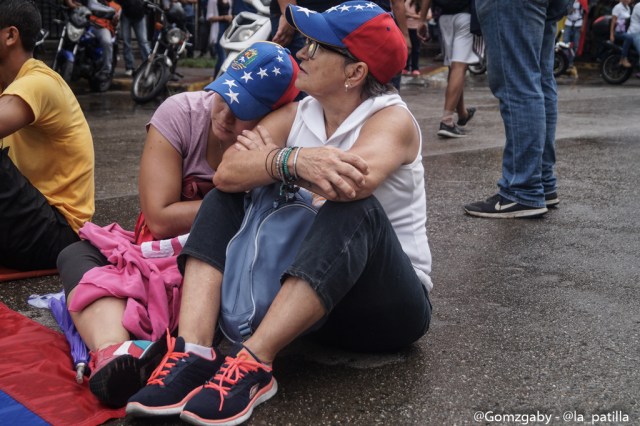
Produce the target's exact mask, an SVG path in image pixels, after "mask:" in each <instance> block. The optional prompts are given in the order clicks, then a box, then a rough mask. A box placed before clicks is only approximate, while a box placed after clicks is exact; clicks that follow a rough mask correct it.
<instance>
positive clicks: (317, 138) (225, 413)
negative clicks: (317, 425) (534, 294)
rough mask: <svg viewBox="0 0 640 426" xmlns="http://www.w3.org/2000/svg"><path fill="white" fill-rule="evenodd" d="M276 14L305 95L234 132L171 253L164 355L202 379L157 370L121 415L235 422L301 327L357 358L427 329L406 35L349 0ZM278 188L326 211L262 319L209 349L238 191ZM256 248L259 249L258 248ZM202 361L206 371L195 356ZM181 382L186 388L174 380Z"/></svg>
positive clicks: (420, 179)
mask: <svg viewBox="0 0 640 426" xmlns="http://www.w3.org/2000/svg"><path fill="white" fill-rule="evenodd" d="M286 18H287V19H288V21H289V23H290V24H291V25H292V26H294V27H295V28H297V30H298V31H300V32H301V33H302V34H303V35H304V36H306V37H307V39H308V40H307V44H306V47H304V48H303V49H301V50H300V51H299V52H298V54H297V55H298V58H299V59H300V60H301V62H300V74H299V75H298V78H297V80H296V86H297V87H298V88H299V89H300V90H303V91H305V92H307V93H308V94H309V95H310V96H308V97H306V98H305V99H303V100H301V101H300V102H298V103H291V104H289V105H286V106H284V107H282V108H280V109H278V110H277V111H274V112H273V113H271V114H269V115H268V116H267V117H265V118H264V119H263V120H262V121H261V122H260V124H258V126H257V127H256V130H255V131H251V130H247V131H243V132H242V135H241V136H239V137H238V142H237V143H236V144H235V145H234V147H233V148H230V149H228V150H227V151H226V152H225V154H224V156H223V159H222V162H221V163H220V167H219V168H218V170H217V172H216V174H215V176H214V183H215V184H216V189H215V190H214V191H212V192H210V193H209V194H208V195H207V197H206V198H205V199H204V200H203V202H202V206H201V208H200V211H199V212H198V216H197V218H196V219H195V221H194V225H193V227H192V230H191V234H190V237H189V240H188V241H187V243H186V245H185V247H184V249H183V251H182V253H181V254H180V255H179V256H178V265H179V267H180V268H181V271H182V272H183V276H184V282H183V294H182V300H181V310H180V324H179V327H178V337H177V338H175V339H170V342H171V344H169V345H168V348H169V349H168V353H167V355H166V358H165V359H177V357H180V356H184V358H182V360H181V363H182V362H185V363H186V362H195V360H198V361H199V362H202V363H201V364H200V365H202V366H203V367H202V369H203V370H204V371H202V370H201V371H200V372H197V371H196V369H195V367H194V368H189V369H187V368H182V367H178V366H177V365H178V363H170V362H166V363H164V364H161V365H160V366H159V367H158V369H159V370H161V371H162V374H163V375H164V376H165V377H170V378H171V382H169V380H164V381H163V382H162V383H163V384H162V385H161V384H160V383H156V382H154V383H152V382H149V384H147V386H145V387H144V388H143V389H141V390H140V391H139V392H138V393H136V394H135V395H134V396H132V397H131V399H130V400H129V402H128V404H127V413H128V414H131V415H135V416H162V415H167V414H178V413H180V417H181V419H183V420H185V421H187V422H189V423H195V424H236V423H239V422H242V421H245V420H246V419H248V418H249V416H251V413H252V412H253V409H254V408H255V406H257V405H258V404H260V403H262V402H265V401H267V400H268V399H269V398H271V397H272V396H273V395H275V394H276V392H277V389H278V385H277V383H276V380H275V378H274V374H275V373H274V371H275V370H274V365H273V364H272V363H273V361H274V359H275V357H276V355H277V354H278V352H279V351H280V350H282V349H283V348H284V347H286V346H287V345H288V344H289V343H290V342H292V341H293V340H294V339H295V338H297V337H298V336H300V335H301V334H302V333H304V332H305V331H308V330H309V329H310V328H311V327H314V326H315V327H314V332H315V334H316V335H317V336H318V337H319V338H320V339H322V341H324V342H328V343H330V344H332V345H338V346H341V347H343V348H346V349H348V350H354V351H367V352H376V351H394V350H397V349H398V348H401V347H405V346H407V345H410V344H412V343H413V342H415V341H416V340H418V339H419V338H420V337H422V336H423V335H424V334H425V333H426V331H427V329H428V327H429V322H430V318H431V304H430V302H429V296H428V290H430V289H431V287H432V283H431V279H430V277H429V274H430V272H431V254H430V251H429V243H428V240H427V234H426V212H427V206H426V196H425V186H424V168H423V165H422V155H421V136H420V131H419V127H418V123H417V122H416V120H415V118H414V117H413V115H412V114H411V112H410V111H409V110H408V109H407V106H406V105H405V103H404V102H403V101H402V99H401V98H400V96H399V95H398V94H397V93H396V92H395V90H394V89H392V88H391V86H388V84H387V83H388V82H389V81H390V80H391V78H392V77H393V76H394V75H395V74H397V73H398V72H400V71H401V70H402V69H403V67H404V66H405V62H406V59H407V49H406V44H405V41H404V37H403V36H402V33H401V31H400V29H399V28H398V27H397V26H396V24H395V22H394V21H393V19H392V17H391V16H390V15H389V14H388V13H386V12H384V11H383V10H382V9H380V8H379V7H378V6H376V5H375V4H374V3H370V2H363V1H351V2H346V3H343V4H341V5H339V6H337V7H333V8H331V9H329V10H327V11H326V12H324V13H315V12H313V11H310V10H308V9H305V8H303V7H299V6H294V5H289V6H288V7H287V10H286ZM279 180H282V181H284V182H286V183H290V184H291V183H293V184H296V185H298V186H301V187H304V188H307V189H308V190H310V191H312V192H314V193H316V194H319V195H320V196H322V197H324V198H326V202H324V204H323V205H322V206H321V207H320V208H319V210H318V214H317V215H316V216H315V218H314V220H313V223H312V225H311V227H310V229H309V231H308V232H307V233H306V235H304V239H302V241H301V242H300V245H299V248H297V250H296V252H295V256H294V259H293V261H292V262H291V265H289V266H288V267H287V268H286V269H285V271H284V272H283V274H282V275H281V279H280V284H281V285H280V286H279V290H278V292H277V294H276V296H275V299H274V300H273V303H272V304H271V305H270V307H269V309H268V311H267V313H266V315H265V316H264V318H263V319H262V322H261V323H260V324H259V325H258V326H257V328H256V329H255V331H254V332H253V334H251V335H250V337H248V338H247V339H246V340H244V342H243V344H242V346H240V347H236V348H234V351H233V352H232V353H231V354H229V356H227V357H226V358H224V357H223V356H222V354H221V353H220V352H219V350H218V348H217V347H215V346H214V344H213V342H214V338H215V335H216V333H218V332H219V331H218V330H217V323H218V315H219V312H220V310H221V305H220V298H221V294H222V291H223V290H224V288H223V286H224V284H223V274H224V265H227V266H229V265H234V263H233V262H232V259H229V258H227V251H226V248H227V244H228V242H229V241H230V240H231V238H233V236H234V235H235V233H236V232H238V229H239V227H240V224H241V223H242V220H243V217H244V216H245V211H244V208H245V207H244V202H243V201H244V199H245V194H244V191H247V190H250V189H253V188H257V187H260V186H264V185H273V184H274V183H276V185H277V182H278V181H279ZM283 211H286V210H283ZM283 214H284V213H283ZM292 220H294V219H292ZM292 229H293V224H292ZM210 235H215V236H216V237H217V238H211V237H210ZM223 235H224V238H223ZM258 250H269V247H268V244H267V245H266V247H264V248H262V247H260V248H258ZM236 267H238V266H237V264H236ZM253 272H254V273H255V272H256V271H255V270H254V271H253ZM203 301H207V302H206V303H203ZM222 308H223V309H224V308H225V307H222ZM198 354H200V355H198ZM203 354H204V355H205V356H206V359H207V361H206V362H205V361H202V358H198V357H199V356H200V357H202V356H203ZM205 365H206V368H205V367H204V366H205ZM187 378H188V379H189V380H190V381H189V385H188V386H186V385H178V383H185V381H186V380H187ZM205 383H206V384H205ZM203 384H205V385H204V386H203ZM182 404H184V405H182ZM166 407H178V408H176V409H175V410H172V411H171V412H169V410H167V409H166Z"/></svg>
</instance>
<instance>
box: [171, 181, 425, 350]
mask: <svg viewBox="0 0 640 426" xmlns="http://www.w3.org/2000/svg"><path fill="white" fill-rule="evenodd" d="M243 198H244V197H243V194H226V193H223V192H220V191H217V190H213V191H211V192H209V193H208V194H207V196H206V197H205V198H204V200H203V202H202V205H201V207H200V210H199V211H198V214H197V216H196V219H195V221H194V223H193V227H192V228H191V233H190V234H189V239H188V241H187V244H186V245H185V247H184V249H183V250H182V253H181V254H180V256H178V266H179V267H180V269H181V271H184V264H185V262H186V258H187V257H188V256H193V257H195V258H197V259H199V260H202V261H204V262H206V263H208V264H210V265H211V266H213V267H215V268H216V269H218V270H220V271H224V268H225V263H226V247H227V244H228V242H229V240H230V239H231V238H232V237H233V236H234V235H235V233H236V232H237V231H238V229H239V228H240V224H241V223H242V219H243V217H244V205H243ZM285 275H290V276H295V277H299V278H301V279H304V280H305V281H306V282H308V283H309V284H310V285H311V287H312V288H313V289H314V290H315V291H316V293H317V294H318V296H319V297H320V299H321V300H322V303H323V304H324V306H325V308H326V309H327V312H328V315H327V317H326V318H325V322H324V324H323V326H322V327H321V329H320V330H319V331H318V334H319V335H321V336H322V337H323V338H325V340H326V341H328V342H330V343H333V344H336V345H338V346H341V347H344V348H347V349H350V350H359V351H367V352H374V351H388V350H395V349H398V348H401V347H403V346H407V345H409V344H411V343H412V342H414V341H415V340H417V339H418V338H420V337H421V336H422V335H423V334H424V333H426V331H427V329H428V328H429V322H430V318H431V304H430V302H429V297H428V294H427V291H426V289H425V287H424V285H423V284H422V283H421V282H420V280H419V279H418V276H417V274H416V272H415V270H414V269H413V266H412V265H411V261H410V260H409V257H408V256H407V255H406V254H405V253H404V251H403V250H402V246H401V245H400V241H399V240H398V237H397V236H396V234H395V231H394V230H393V227H392V226H391V223H390V222H389V219H388V217H387V215H386V213H385V211H384V209H383V208H382V206H381V205H380V203H379V202H378V200H377V199H376V198H375V197H368V198H366V199H363V200H358V201H353V202H349V203H338V202H330V201H327V202H326V203H325V204H324V206H323V207H322V208H321V209H320V211H319V212H318V215H317V216H316V219H315V220H314V223H313V225H312V227H311V229H310V230H309V233H308V234H307V236H306V238H305V240H304V241H303V242H302V245H301V246H300V249H299V251H298V253H297V255H296V257H295V259H294V261H293V263H292V264H291V266H290V267H289V268H288V269H287V270H286V271H285Z"/></svg>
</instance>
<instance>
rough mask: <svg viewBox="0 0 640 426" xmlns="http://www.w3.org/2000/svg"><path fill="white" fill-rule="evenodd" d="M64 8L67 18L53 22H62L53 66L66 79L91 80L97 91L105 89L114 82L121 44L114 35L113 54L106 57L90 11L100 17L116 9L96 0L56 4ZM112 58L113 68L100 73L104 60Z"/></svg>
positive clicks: (113, 14) (111, 13)
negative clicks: (72, 5) (84, 3)
mask: <svg viewBox="0 0 640 426" xmlns="http://www.w3.org/2000/svg"><path fill="white" fill-rule="evenodd" d="M56 7H57V8H59V9H61V10H63V12H64V20H60V19H55V20H54V22H55V23H57V24H59V25H63V27H62V32H61V34H60V41H59V42H58V48H57V50H56V53H55V55H54V59H53V64H52V65H51V68H52V69H53V70H54V71H56V72H57V73H59V74H60V75H61V76H62V78H63V79H64V81H66V82H67V83H71V82H72V81H76V80H78V79H80V78H86V79H88V80H89V87H90V88H91V90H93V91H95V92H104V91H106V90H108V89H109V87H110V86H111V80H112V79H113V72H114V70H115V67H116V62H117V56H118V44H117V43H116V42H115V40H116V38H115V36H114V37H113V56H112V57H111V58H105V54H104V49H103V48H102V46H101V45H100V41H99V40H98V37H97V36H96V34H95V27H94V25H93V24H92V23H91V21H90V20H89V17H90V16H91V15H94V16H96V17H98V18H105V19H113V17H114V16H115V14H116V11H115V9H113V8H112V7H109V6H105V5H103V4H100V3H99V2H98V1H97V0H88V2H87V6H80V7H78V8H75V9H69V8H66V7H64V6H59V5H56ZM107 60H108V61H111V64H112V65H111V72H110V73H109V74H108V75H105V73H101V72H100V70H101V69H102V67H103V64H104V61H107Z"/></svg>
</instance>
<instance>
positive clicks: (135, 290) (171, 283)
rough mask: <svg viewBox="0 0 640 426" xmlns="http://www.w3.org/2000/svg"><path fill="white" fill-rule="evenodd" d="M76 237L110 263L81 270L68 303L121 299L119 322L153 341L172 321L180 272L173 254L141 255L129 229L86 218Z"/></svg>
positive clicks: (171, 326) (79, 305)
mask: <svg viewBox="0 0 640 426" xmlns="http://www.w3.org/2000/svg"><path fill="white" fill-rule="evenodd" d="M79 234H80V237H81V238H82V239H85V240H88V241H90V242H91V244H93V245H94V246H95V247H97V248H98V249H99V250H100V252H102V254H103V255H104V256H105V257H106V258H107V260H108V261H109V262H110V263H111V264H110V265H106V266H103V267H100V268H93V269H91V270H89V271H88V272H87V273H85V274H84V276H83V277H82V279H81V280H80V283H79V284H78V286H77V288H76V291H75V294H74V297H73V299H72V300H71V304H70V306H69V310H70V311H76V312H77V311H81V310H82V309H84V308H85V307H87V306H88V305H90V304H91V303H92V302H94V301H95V300H97V299H99V298H101V297H109V296H114V297H118V298H121V299H127V304H126V308H125V312H124V318H123V320H122V325H123V326H124V327H125V328H126V329H127V330H128V331H129V332H130V333H132V334H133V335H135V336H136V337H137V338H139V339H146V340H152V341H155V340H158V339H160V338H161V337H162V336H163V335H164V333H165V330H166V329H167V328H169V329H170V330H173V329H174V328H175V327H176V326H177V324H178V314H179V312H180V296H181V293H180V287H181V285H182V276H181V275H180V272H179V271H178V265H177V263H176V257H177V255H178V254H179V251H180V249H181V246H180V247H177V245H176V247H175V248H176V249H177V252H175V255H174V256H170V257H163V258H151V259H149V258H145V257H144V256H143V255H142V252H141V248H140V246H139V245H135V244H133V241H134V233H133V232H130V231H125V230H124V229H122V228H121V227H120V225H118V224H116V223H113V224H111V225H108V226H105V227H100V226H97V225H95V224H93V223H90V222H87V223H86V224H85V225H84V226H83V227H82V228H81V229H80V232H79Z"/></svg>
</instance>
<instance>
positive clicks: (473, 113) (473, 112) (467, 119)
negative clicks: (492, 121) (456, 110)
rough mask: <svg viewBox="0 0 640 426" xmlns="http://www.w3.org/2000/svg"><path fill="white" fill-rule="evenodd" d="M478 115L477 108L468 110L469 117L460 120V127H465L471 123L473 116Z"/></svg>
mask: <svg viewBox="0 0 640 426" xmlns="http://www.w3.org/2000/svg"><path fill="white" fill-rule="evenodd" d="M475 114H476V107H469V108H467V117H466V118H458V127H464V126H466V125H467V123H468V122H470V121H471V119H472V118H473V116H474V115H475Z"/></svg>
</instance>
